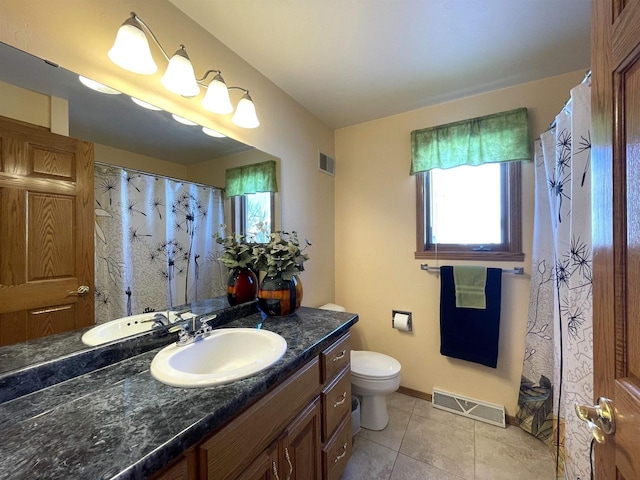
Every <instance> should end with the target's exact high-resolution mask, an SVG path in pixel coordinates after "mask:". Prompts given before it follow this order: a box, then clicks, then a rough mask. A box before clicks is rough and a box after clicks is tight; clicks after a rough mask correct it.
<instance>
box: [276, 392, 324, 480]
mask: <svg viewBox="0 0 640 480" xmlns="http://www.w3.org/2000/svg"><path fill="white" fill-rule="evenodd" d="M321 418H322V409H321V406H320V399H319V398H316V399H315V401H314V402H313V403H311V404H310V405H309V406H308V407H307V408H305V409H304V410H303V411H302V413H301V414H300V415H299V416H298V417H297V418H296V419H295V420H294V421H293V422H292V423H291V424H290V425H289V426H288V427H287V429H286V432H285V438H284V439H283V440H282V442H281V444H282V445H281V457H280V465H281V468H280V471H281V472H283V473H282V474H281V475H280V478H284V479H287V480H315V479H317V480H320V479H321V478H322V464H321V461H322V450H321V449H322V444H321V442H320V428H321V423H320V420H321Z"/></svg>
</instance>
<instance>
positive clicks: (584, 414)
mask: <svg viewBox="0 0 640 480" xmlns="http://www.w3.org/2000/svg"><path fill="white" fill-rule="evenodd" d="M575 409H576V415H577V416H578V418H579V419H580V420H582V421H585V422H587V425H589V430H591V434H592V435H593V438H595V440H596V442H598V443H604V441H605V437H606V436H607V435H613V434H614V433H615V432H616V417H615V411H614V408H613V403H612V402H611V400H609V399H608V398H604V397H600V398H599V399H598V404H597V405H595V406H593V407H591V406H589V405H579V404H577V403H576V405H575Z"/></svg>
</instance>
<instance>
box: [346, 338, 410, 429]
mask: <svg viewBox="0 0 640 480" xmlns="http://www.w3.org/2000/svg"><path fill="white" fill-rule="evenodd" d="M401 369H402V368H401V365H400V362H398V361H397V360H396V359H395V358H393V357H390V356H389V355H385V354H383V353H378V352H369V351H363V350H352V351H351V393H352V394H353V395H356V396H357V397H358V398H360V426H361V427H364V428H367V429H369V430H382V429H384V428H385V427H386V426H387V424H388V423H389V412H388V411H387V395H389V394H391V393H393V392H395V391H396V390H397V389H398V387H399V386H400V371H401Z"/></svg>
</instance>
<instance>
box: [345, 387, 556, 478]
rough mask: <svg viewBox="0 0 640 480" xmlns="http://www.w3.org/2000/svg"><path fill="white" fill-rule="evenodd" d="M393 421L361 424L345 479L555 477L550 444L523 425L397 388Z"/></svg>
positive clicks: (391, 407)
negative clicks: (439, 404) (375, 427)
mask: <svg viewBox="0 0 640 480" xmlns="http://www.w3.org/2000/svg"><path fill="white" fill-rule="evenodd" d="M387 401H388V407H389V417H390V420H389V425H388V426H387V428H385V429H384V430H382V431H379V432H375V431H372V430H366V429H361V430H360V433H358V434H357V435H356V436H355V438H354V444H353V452H352V456H351V460H350V461H349V463H348V464H347V467H346V470H345V473H344V475H343V477H342V479H343V480H503V479H504V480H544V479H549V480H550V479H553V478H555V477H554V469H553V460H552V456H551V453H550V451H549V450H548V448H547V447H546V446H545V445H544V444H543V443H542V442H541V441H539V440H537V439H535V438H534V437H532V436H531V435H529V434H527V433H525V432H524V431H522V430H521V429H519V428H518V427H513V426H507V428H506V429H505V428H501V427H494V426H493V425H489V424H487V423H483V422H478V421H475V420H472V419H470V418H466V417H462V416H460V415H455V414H453V413H449V412H445V411H443V410H439V409H436V408H433V407H432V406H431V402H427V401H425V400H421V399H417V398H414V397H409V396H407V395H403V394H400V393H394V394H392V395H390V396H389V397H388V399H387Z"/></svg>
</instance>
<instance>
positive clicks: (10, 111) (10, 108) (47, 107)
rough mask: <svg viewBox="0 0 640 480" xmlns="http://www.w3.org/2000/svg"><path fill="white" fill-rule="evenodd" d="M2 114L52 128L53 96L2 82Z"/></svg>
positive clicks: (0, 97) (0, 84) (0, 89)
mask: <svg viewBox="0 0 640 480" xmlns="http://www.w3.org/2000/svg"><path fill="white" fill-rule="evenodd" d="M2 68H5V66H4V65H3V66H2ZM0 115H1V116H3V117H8V118H13V119H15V120H20V121H22V122H27V123H32V124H33V125H39V126H41V127H47V128H50V127H51V97H49V96H48V95H42V94H40V93H36V92H32V91H31V90H25V89H24V88H20V87H16V86H15V85H11V84H9V83H4V82H0Z"/></svg>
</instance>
